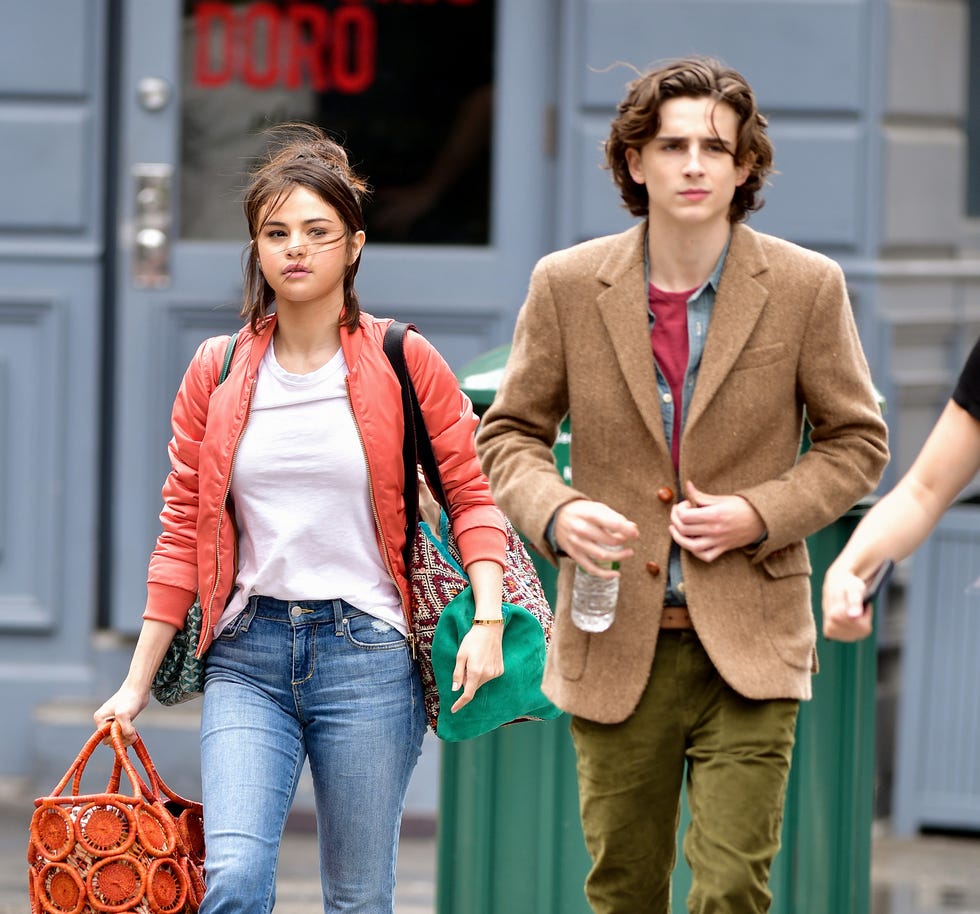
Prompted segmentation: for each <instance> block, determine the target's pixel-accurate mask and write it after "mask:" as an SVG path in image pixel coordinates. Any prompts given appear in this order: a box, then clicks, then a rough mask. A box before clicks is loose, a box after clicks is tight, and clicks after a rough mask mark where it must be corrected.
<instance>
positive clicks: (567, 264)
mask: <svg viewBox="0 0 980 914" xmlns="http://www.w3.org/2000/svg"><path fill="white" fill-rule="evenodd" d="M606 158H607V164H608V166H609V168H610V169H611V171H612V173H613V177H614V179H615V181H616V183H617V185H618V187H619V190H620V193H621V195H622V198H623V200H624V202H625V204H626V206H627V208H628V209H629V210H630V212H631V213H632V214H633V215H635V216H638V217H644V218H643V219H642V221H641V222H639V223H638V224H637V225H635V226H634V227H633V228H631V229H629V230H627V231H626V232H623V233H622V234H620V235H614V236H611V237H606V238H599V239H596V240H593V241H588V242H586V243H584V244H580V245H577V246H575V247H572V248H570V249H568V250H565V251H559V252H557V253H554V254H550V255H548V256H547V257H545V258H543V259H542V260H541V261H540V263H539V264H538V265H537V267H536V268H535V270H534V273H533V275H532V277H531V285H530V290H529V293H528V297H527V300H526V302H525V304H524V307H523V309H522V310H521V313H520V315H519V317H518V321H517V328H516V331H515V336H514V345H513V349H512V352H511V356H510V360H509V362H508V365H507V370H506V373H505V376H504V378H503V382H502V384H501V387H500V390H499V392H498V394H497V397H496V399H495V400H494V403H493V405H492V406H491V407H490V409H489V411H488V412H487V414H486V416H485V417H484V420H483V425H482V428H481V431H480V433H479V439H478V448H479V452H480V456H481V459H482V461H483V466H484V469H485V470H486V471H487V473H488V475H489V477H490V482H491V486H492V489H493V491H494V494H495V497H496V499H497V501H498V502H499V504H500V505H501V507H503V508H504V510H505V511H506V512H507V513H508V514H509V515H510V517H511V518H512V519H513V520H514V522H515V524H516V525H517V527H518V528H519V529H521V530H522V531H523V532H524V533H525V534H526V535H527V536H528V537H529V539H530V540H531V541H532V542H533V543H534V545H535V546H536V547H537V548H538V549H539V550H541V551H542V552H543V553H544V554H546V555H548V556H549V557H551V558H552V560H557V559H558V558H566V557H567V558H566V560H565V561H562V562H561V568H560V574H559V584H558V605H557V607H556V629H555V637H554V642H553V647H552V650H551V652H550V656H549V659H548V665H547V669H546V672H545V681H544V690H545V692H546V693H547V695H548V696H549V697H550V698H551V699H552V700H553V701H554V702H555V703H556V704H557V705H559V706H560V707H561V708H563V709H565V710H567V711H569V712H570V713H571V714H572V715H573V718H572V724H571V727H572V734H573V738H574V742H575V748H576V754H577V758H578V775H579V793H580V802H581V812H582V822H583V827H584V832H585V838H586V843H587V845H588V849H589V853H590V854H591V856H592V860H593V867H592V870H591V872H590V874H589V877H588V880H587V882H586V894H587V895H588V898H589V901H590V903H591V905H592V907H593V909H594V910H595V911H596V912H598V914H613V912H616V914H641V912H651V914H653V912H656V914H663V912H666V911H667V910H668V899H669V891H670V874H671V870H672V869H673V864H674V858H675V851H674V847H675V831H676V827H677V818H678V804H679V797H680V790H681V787H682V780H683V777H684V764H685V761H686V762H687V764H688V766H689V768H688V771H689V779H688V801H689V806H690V810H691V825H690V828H689V829H688V831H687V835H686V838H685V842H684V853H685V856H686V857H687V859H688V861H689V863H690V866H691V870H692V875H693V885H692V889H691V894H690V896H689V898H688V909H689V910H690V911H692V912H708V911H712V912H715V911H717V912H738V914H747V912H757V911H759V912H762V911H767V910H768V909H769V903H770V898H771V896H770V893H769V890H768V886H767V884H768V878H769V868H770V864H771V862H772V859H773V857H774V856H775V854H776V851H777V849H778V846H779V833H780V825H781V820H782V808H783V800H784V795H785V788H786V782H787V778H788V774H789V766H790V757H791V753H792V748H793V739H794V728H795V724H796V715H797V710H798V703H799V701H800V700H801V699H807V698H809V697H810V696H811V684H810V676H811V673H812V672H813V671H815V669H816V631H815V626H814V620H813V615H812V610H811V606H810V583H809V574H810V563H809V560H808V557H807V551H806V545H805V543H804V538H805V537H806V536H808V535H809V534H811V533H813V532H814V531H816V530H819V529H820V528H821V527H823V526H825V525H826V524H828V523H829V522H831V521H833V520H834V519H835V518H836V517H838V516H839V515H840V514H842V513H843V512H844V511H846V510H847V509H849V508H850V507H851V506H852V505H853V504H854V503H855V502H856V501H857V500H858V499H859V498H860V497H862V496H863V495H865V494H867V493H868V492H870V491H871V490H872V489H873V488H874V487H875V485H876V484H877V482H878V479H879V477H880V474H881V471H882V469H883V467H884V465H885V463H886V460H887V453H888V452H887V444H886V437H887V436H886V428H885V424H884V422H883V421H882V418H881V414H880V410H879V409H878V406H877V403H876V399H875V394H874V390H873V387H872V384H871V380H870V377H869V374H868V368H867V363H866V361H865V358H864V354H863V352H862V349H861V344H860V341H859V339H858V335H857V331H856V328H855V325H854V321H853V317H852V314H851V309H850V305H849V302H848V298H847V293H846V291H845V286H844V277H843V275H842V273H841V270H840V268H839V267H838V266H837V265H836V264H835V263H834V262H832V261H831V260H828V259H827V258H826V257H823V256H821V255H820V254H816V253H813V252H811V251H807V250H804V249H802V248H799V247H796V246H795V245H792V244H790V243H788V242H785V241H781V240H779V239H776V238H772V237H770V236H767V235H762V234H759V233H757V232H755V231H753V230H752V229H750V228H748V227H746V226H745V225H743V224H742V221H743V220H744V219H745V217H746V215H747V214H748V213H749V212H750V211H752V210H755V209H758V207H759V206H761V201H760V200H759V199H758V192H759V190H760V189H761V187H762V185H763V182H764V179H765V176H766V174H767V173H768V172H769V170H770V168H771V161H772V148H771V145H770V142H769V139H768V137H767V135H766V120H765V118H764V117H763V116H762V115H761V114H760V113H759V112H758V110H757V108H756V102H755V98H754V96H753V93H752V91H751V89H750V87H749V86H748V85H747V83H746V82H745V80H744V79H743V78H742V77H741V76H740V75H739V74H738V73H736V72H735V71H733V70H731V69H728V68H726V67H724V66H722V65H721V64H719V63H718V62H716V61H712V60H706V59H700V58H697V59H689V60H681V61H678V62H675V63H673V64H671V65H669V66H665V67H662V68H659V69H655V70H652V71H650V72H647V73H645V74H643V75H641V76H640V77H639V78H637V79H636V80H635V81H634V82H632V83H631V84H630V85H629V87H628V91H627V94H626V97H625V99H624V100H623V101H622V102H621V104H620V106H619V109H618V114H617V116H616V118H615V119H614V120H613V123H612V129H611V133H610V137H609V140H608V142H607V144H606ZM804 410H805V416H806V420H807V421H808V422H809V423H810V424H811V426H812V431H811V433H810V439H811V446H810V448H809V450H808V451H807V452H806V453H805V454H804V455H803V456H802V457H799V451H800V438H801V429H802V428H803V422H804ZM566 414H567V415H568V416H569V417H570V420H571V428H572V442H571V463H572V485H571V486H566V485H565V484H564V483H563V481H562V479H561V477H560V476H559V474H558V473H557V472H556V469H555V463H554V459H553V457H552V446H553V444H554V441H555V435H556V431H557V429H558V426H559V424H560V423H561V421H562V419H563V418H564V417H565V416H566ZM616 546H622V547H624V548H622V549H621V550H620V551H619V552H618V553H617V552H615V551H614V550H613V548H611V547H616ZM614 558H618V559H619V560H620V562H621V570H620V576H621V579H620V590H619V602H618V607H617V613H616V618H615V621H614V622H613V624H612V626H611V628H609V629H608V630H607V631H605V632H601V633H598V634H589V633H586V632H584V631H580V630H578V629H577V628H575V626H574V625H573V623H572V621H571V619H570V617H569V604H570V600H571V584H572V578H573V571H574V567H575V565H576V564H578V565H580V566H582V567H583V568H584V569H585V570H587V571H589V572H593V573H598V574H600V575H604V576H609V575H611V574H613V572H604V571H603V570H602V569H601V568H600V567H599V566H598V565H597V563H598V562H601V561H608V560H611V559H614Z"/></svg>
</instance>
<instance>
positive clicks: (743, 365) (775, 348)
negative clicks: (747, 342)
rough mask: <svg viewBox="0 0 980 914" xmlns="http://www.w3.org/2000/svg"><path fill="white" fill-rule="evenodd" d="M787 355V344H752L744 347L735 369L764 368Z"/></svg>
mask: <svg viewBox="0 0 980 914" xmlns="http://www.w3.org/2000/svg"><path fill="white" fill-rule="evenodd" d="M785 357H786V344H785V343H773V344H771V345H769V346H752V347H751V348H748V349H743V350H742V351H741V353H739V356H738V359H737V361H736V362H735V365H734V366H733V368H732V370H733V371H745V370H747V369H750V368H764V367H765V366H766V365H772V364H774V363H776V362H779V361H781V360H782V359H783V358H785Z"/></svg>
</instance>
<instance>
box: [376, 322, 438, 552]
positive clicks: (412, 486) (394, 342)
mask: <svg viewBox="0 0 980 914" xmlns="http://www.w3.org/2000/svg"><path fill="white" fill-rule="evenodd" d="M415 329H416V328H415V327H414V326H413V325H412V324H405V323H402V322H401V321H392V322H391V325H390V326H389V327H388V329H387V330H386V331H385V338H384V350H385V355H386V356H388V361H389V362H391V367H392V368H393V369H394V371H395V375H396V376H397V377H398V382H399V384H400V385H401V389H402V412H403V413H404V415H405V437H404V439H403V441H402V462H403V463H404V465H405V552H404V555H405V567H406V568H407V567H408V565H409V561H410V559H411V550H412V542H413V541H414V539H415V531H416V529H417V528H418V519H419V480H418V466H419V464H421V465H422V471H423V472H424V473H425V480H426V482H427V483H428V485H429V488H430V489H431V490H432V494H433V495H434V496H435V498H436V500H437V501H438V502H439V504H440V505H442V506H443V508H446V509H448V502H447V500H446V491H445V489H444V488H443V487H442V477H441V476H440V475H439V464H438V463H437V462H436V455H435V452H434V451H433V450H432V441H431V439H430V438H429V433H428V431H427V430H426V427H425V419H424V417H423V416H422V407H421V405H420V404H419V398H418V394H417V393H416V392H415V385H414V384H413V383H412V377H411V375H410V374H409V372H408V365H407V364H406V362H405V334H406V333H407V332H408V331H409V330H415ZM416 332H417V331H416ZM420 432H421V434H420Z"/></svg>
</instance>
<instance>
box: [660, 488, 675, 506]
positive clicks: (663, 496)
mask: <svg viewBox="0 0 980 914" xmlns="http://www.w3.org/2000/svg"><path fill="white" fill-rule="evenodd" d="M657 498H659V499H660V500H661V501H662V502H663V503H664V504H665V505H666V504H670V502H672V501H673V500H674V490H673V489H670V488H668V487H667V486H661V487H660V488H659V489H657Z"/></svg>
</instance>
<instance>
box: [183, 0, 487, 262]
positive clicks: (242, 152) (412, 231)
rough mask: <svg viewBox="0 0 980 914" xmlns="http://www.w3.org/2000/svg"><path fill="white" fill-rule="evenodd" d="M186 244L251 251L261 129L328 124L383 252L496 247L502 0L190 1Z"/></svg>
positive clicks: (186, 15) (186, 42)
mask: <svg viewBox="0 0 980 914" xmlns="http://www.w3.org/2000/svg"><path fill="white" fill-rule="evenodd" d="M182 50H183V61H182V63H183V66H182V82H183V86H182V104H183V108H182V130H181V198H180V224H181V236H182V237H183V238H186V239H200V240H236V241H237V240H244V238H245V235H246V230H245V219H244V216H243V215H242V212H241V189H242V183H243V181H242V177H243V174H244V173H245V172H246V171H247V170H248V169H249V167H250V166H251V165H252V164H253V163H254V161H255V159H256V157H257V156H260V155H261V154H262V152H263V150H264V148H265V140H264V138H263V136H262V131H263V130H264V129H265V128H268V127H270V126H272V125H275V124H279V123H285V122H289V121H311V122H315V123H318V124H320V125H322V126H323V127H324V128H325V129H326V130H327V131H328V132H329V133H330V134H331V135H332V136H333V137H335V138H336V139H337V140H339V141H340V142H342V143H343V144H344V145H345V146H346V147H347V149H348V150H349V152H350V154H351V160H352V163H353V164H354V165H355V167H356V168H357V169H358V171H359V172H360V173H361V174H362V175H363V176H364V177H365V178H366V179H367V180H368V182H369V184H370V185H371V188H372V196H371V199H370V201H369V202H368V204H367V206H366V207H365V211H366V217H367V223H368V235H369V237H370V238H371V241H372V242H379V241H381V242H397V243H403V244H466V245H482V244H487V243H488V241H489V238H490V199H491V194H490V174H491V168H490V164H491V163H490V150H491V146H492V143H491V137H492V129H493V80H494V74H493V60H494V2H493V0H320V2H291V0H265V2H243V0H237V2H235V0H231V2H213V0H212V2H205V0H196V2H195V0H185V3H184V17H183V36H182Z"/></svg>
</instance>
